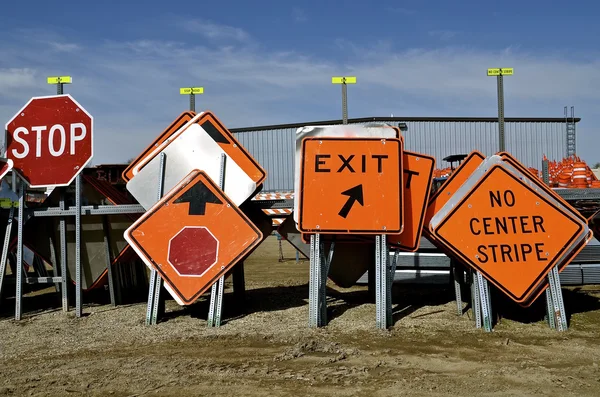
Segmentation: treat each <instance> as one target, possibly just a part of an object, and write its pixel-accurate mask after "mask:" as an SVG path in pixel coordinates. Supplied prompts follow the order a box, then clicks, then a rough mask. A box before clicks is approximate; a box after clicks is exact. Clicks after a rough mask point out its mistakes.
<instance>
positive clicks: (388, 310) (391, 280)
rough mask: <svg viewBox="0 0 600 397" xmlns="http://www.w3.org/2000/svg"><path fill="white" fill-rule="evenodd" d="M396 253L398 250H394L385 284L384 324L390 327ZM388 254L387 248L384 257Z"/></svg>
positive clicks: (391, 322) (396, 261)
mask: <svg viewBox="0 0 600 397" xmlns="http://www.w3.org/2000/svg"><path fill="white" fill-rule="evenodd" d="M398 253H399V250H397V249H396V250H394V259H392V262H391V263H390V267H389V272H390V274H389V278H388V285H387V302H388V305H387V308H386V313H387V314H386V316H387V322H386V326H387V327H391V326H392V325H394V324H393V316H392V314H393V313H392V288H393V286H394V278H395V277H396V266H397V265H398ZM388 256H389V254H388V252H387V249H386V252H385V257H386V258H387V257H388Z"/></svg>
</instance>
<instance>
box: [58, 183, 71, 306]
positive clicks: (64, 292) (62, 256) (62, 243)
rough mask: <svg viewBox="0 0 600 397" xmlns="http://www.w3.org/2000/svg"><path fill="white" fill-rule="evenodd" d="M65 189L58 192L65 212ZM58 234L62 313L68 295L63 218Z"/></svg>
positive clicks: (62, 209) (65, 230) (67, 303)
mask: <svg viewBox="0 0 600 397" xmlns="http://www.w3.org/2000/svg"><path fill="white" fill-rule="evenodd" d="M65 190H66V189H65V188H61V190H60V202H59V208H60V210H61V211H64V210H65ZM59 234H60V277H61V280H62V281H61V284H62V310H63V312H65V313H66V312H68V311H69V293H68V288H67V226H66V219H65V217H64V216H62V217H61V218H60V221H59Z"/></svg>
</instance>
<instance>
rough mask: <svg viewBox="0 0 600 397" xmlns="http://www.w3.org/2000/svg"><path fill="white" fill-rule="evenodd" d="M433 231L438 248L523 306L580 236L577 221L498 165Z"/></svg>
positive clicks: (581, 230)
mask: <svg viewBox="0 0 600 397" xmlns="http://www.w3.org/2000/svg"><path fill="white" fill-rule="evenodd" d="M437 219H439V218H437ZM431 226H432V232H433V233H434V235H435V237H436V239H438V240H439V242H440V243H442V244H443V245H444V246H445V247H446V248H448V249H449V250H450V251H452V252H453V253H454V254H455V255H456V256H457V257H459V258H460V259H462V260H463V261H464V262H465V263H466V264H468V265H470V266H472V267H473V268H475V269H477V270H478V271H480V272H481V273H482V274H483V275H484V276H485V277H486V278H487V279H488V280H490V282H492V283H493V284H494V285H496V286H497V287H498V288H499V289H500V290H502V291H504V292H505V293H506V294H507V295H508V296H509V297H510V298H511V299H513V300H514V301H516V302H517V303H520V304H525V305H526V304H527V303H528V302H529V301H530V298H531V297H532V294H534V293H536V292H537V287H538V286H539V285H540V284H541V283H542V282H543V280H544V277H545V276H546V275H547V274H548V272H549V271H550V270H551V269H552V267H553V266H555V265H556V264H557V261H558V260H559V259H560V258H562V257H563V256H564V254H565V253H566V251H567V250H568V249H569V248H570V247H571V246H572V244H573V242H574V241H575V240H576V239H577V238H578V237H579V236H580V235H581V234H582V233H584V225H583V224H582V223H581V221H580V220H579V219H577V218H576V217H574V216H573V215H572V214H570V213H568V212H566V211H564V210H563V209H561V208H558V207H557V206H555V205H554V204H553V203H552V202H551V201H550V200H548V198H547V197H545V196H543V195H541V194H539V193H538V192H536V191H535V190H533V189H532V188H531V187H530V186H529V185H528V184H526V183H525V182H523V181H522V180H520V179H519V178H517V177H516V176H514V175H513V174H512V173H510V172H509V171H507V170H506V169H505V168H504V167H503V166H502V165H499V164H496V165H493V166H492V167H491V168H490V169H489V170H488V171H487V172H486V174H485V175H484V176H483V177H481V179H480V180H479V181H478V182H477V183H476V184H475V185H474V186H473V187H472V189H471V190H470V191H469V192H468V193H467V194H466V195H464V197H462V198H461V199H460V200H459V201H458V203H456V204H455V205H454V206H453V208H452V209H451V210H450V211H449V212H448V213H447V214H446V215H445V216H444V217H443V218H442V219H441V220H440V221H439V222H437V221H436V218H434V219H433V220H432V225H431Z"/></svg>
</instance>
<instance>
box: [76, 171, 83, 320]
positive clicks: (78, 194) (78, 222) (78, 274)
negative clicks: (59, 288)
mask: <svg viewBox="0 0 600 397" xmlns="http://www.w3.org/2000/svg"><path fill="white" fill-rule="evenodd" d="M82 314H83V313H82V302H81V174H79V175H77V177H76V178H75V315H76V316H77V317H81V316H82Z"/></svg>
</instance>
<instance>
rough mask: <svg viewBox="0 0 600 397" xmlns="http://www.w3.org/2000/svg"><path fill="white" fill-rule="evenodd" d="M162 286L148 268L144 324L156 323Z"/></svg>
mask: <svg viewBox="0 0 600 397" xmlns="http://www.w3.org/2000/svg"><path fill="white" fill-rule="evenodd" d="M165 157H166V155H165V154H164V153H161V154H160V165H159V168H158V189H157V198H158V200H159V201H160V199H161V198H162V196H163V182H164V176H165ZM161 287H162V279H161V277H160V275H159V274H158V272H157V271H156V270H154V269H151V270H150V282H149V285H148V306H147V308H146V325H156V323H157V322H158V303H159V299H160V289H161Z"/></svg>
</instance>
